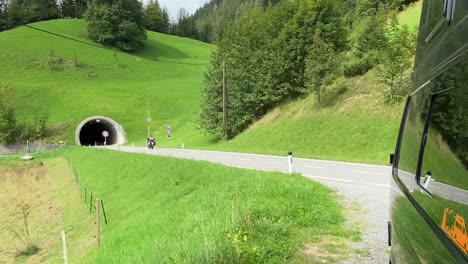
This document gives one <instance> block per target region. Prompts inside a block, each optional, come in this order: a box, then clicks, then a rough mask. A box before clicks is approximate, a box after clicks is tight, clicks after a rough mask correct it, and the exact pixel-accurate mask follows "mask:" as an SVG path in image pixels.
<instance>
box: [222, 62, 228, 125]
mask: <svg viewBox="0 0 468 264" xmlns="http://www.w3.org/2000/svg"><path fill="white" fill-rule="evenodd" d="M227 97H228V93H227V85H226V63H225V62H224V61H223V128H224V134H226V130H227V129H226V128H227V122H228V106H227V99H228V98H227Z"/></svg>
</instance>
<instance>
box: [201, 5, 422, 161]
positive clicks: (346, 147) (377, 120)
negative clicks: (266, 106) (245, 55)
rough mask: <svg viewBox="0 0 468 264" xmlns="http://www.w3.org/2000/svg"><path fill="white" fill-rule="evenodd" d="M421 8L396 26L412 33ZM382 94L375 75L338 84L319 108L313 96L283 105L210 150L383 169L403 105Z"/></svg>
mask: <svg viewBox="0 0 468 264" xmlns="http://www.w3.org/2000/svg"><path fill="white" fill-rule="evenodd" d="M421 5H422V1H419V2H416V3H414V4H413V5H411V6H410V7H408V8H407V9H405V11H404V12H402V13H400V14H399V20H400V22H401V23H402V24H407V25H408V26H409V27H410V28H412V29H414V30H417V26H418V25H419V19H420V16H421ZM385 89H386V88H385V87H383V86H382V85H381V84H380V83H379V82H378V77H377V74H376V72H375V71H370V72H369V73H367V74H365V75H364V76H361V77H355V78H349V79H341V80H338V81H337V82H336V83H335V84H334V85H332V86H330V87H328V88H327V91H326V95H325V97H326V99H325V101H326V102H325V103H324V104H323V105H322V106H318V104H317V102H316V100H315V97H314V96H313V95H311V96H309V97H307V98H303V99H301V100H298V101H295V102H290V103H287V104H284V105H282V106H280V107H278V108H276V109H275V110H274V111H272V112H270V113H268V114H267V115H266V116H265V117H264V118H262V119H261V120H259V121H258V122H257V123H256V124H254V125H253V126H251V128H250V129H248V130H247V131H245V132H244V133H242V134H241V135H239V136H238V137H236V138H235V139H233V140H231V141H229V142H224V143H222V144H220V145H217V146H210V148H216V149H223V150H230V151H249V152H257V153H269V154H275V155H286V154H287V152H288V151H293V153H295V155H297V156H301V157H310V158H318V159H332V160H344V161H354V162H368V163H377V164H388V157H389V154H390V153H392V152H393V151H394V148H395V142H396V136H397V132H398V127H399V124H400V118H401V113H402V111H403V105H404V102H400V103H396V104H393V105H387V104H385V102H384V100H383V93H385Z"/></svg>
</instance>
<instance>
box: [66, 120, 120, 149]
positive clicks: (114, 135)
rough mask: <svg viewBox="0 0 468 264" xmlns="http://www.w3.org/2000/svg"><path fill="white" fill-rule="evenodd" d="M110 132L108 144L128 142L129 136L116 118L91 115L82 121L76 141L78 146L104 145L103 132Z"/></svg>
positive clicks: (76, 133)
mask: <svg viewBox="0 0 468 264" xmlns="http://www.w3.org/2000/svg"><path fill="white" fill-rule="evenodd" d="M104 130H106V131H107V132H109V136H108V137H107V140H106V143H107V145H121V144H125V143H127V136H126V135H125V131H124V129H123V127H122V126H121V125H120V124H119V123H117V122H116V121H115V120H113V119H111V118H109V117H106V116H91V117H88V118H86V119H85V120H83V121H81V123H80V124H79V125H78V127H77V128H76V131H75V142H76V144H77V145H78V146H90V145H91V146H94V145H98V146H102V145H104V137H103V136H102V132H103V131H104Z"/></svg>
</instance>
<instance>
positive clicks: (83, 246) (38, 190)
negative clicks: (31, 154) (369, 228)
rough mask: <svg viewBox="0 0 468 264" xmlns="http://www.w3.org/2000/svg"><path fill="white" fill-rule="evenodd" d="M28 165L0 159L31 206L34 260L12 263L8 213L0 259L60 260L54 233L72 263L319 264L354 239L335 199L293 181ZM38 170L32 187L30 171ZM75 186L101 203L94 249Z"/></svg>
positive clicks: (158, 161) (82, 159) (113, 157)
mask: <svg viewBox="0 0 468 264" xmlns="http://www.w3.org/2000/svg"><path fill="white" fill-rule="evenodd" d="M43 155H46V156H43ZM65 155H66V156H67V157H68V159H69V160H70V161H71V162H72V164H73V165H72V166H73V168H74V169H75V170H76V171H77V172H78V173H79V185H76V184H75V180H74V178H73V174H72V173H71V172H70V169H71V167H68V164H67V163H66V160H65V159H63V158H61V159H60V158H59V159H57V157H63V156H65ZM36 158H37V160H36V161H35V162H33V163H22V164H19V163H18V162H17V161H13V160H10V161H3V162H1V161H0V168H1V169H0V182H2V185H3V186H7V187H8V189H9V190H10V189H13V188H12V187H10V186H13V185H15V183H16V181H13V180H16V178H15V177H12V175H15V174H14V172H15V171H16V172H18V173H17V174H16V175H21V178H22V179H24V180H23V184H22V188H23V189H25V190H30V191H29V192H30V194H28V195H27V196H24V197H23V199H24V200H25V202H29V203H30V204H31V205H32V207H31V208H32V209H31V212H32V215H33V218H31V221H30V223H31V224H30V230H32V232H33V233H34V234H38V235H37V236H34V243H35V244H36V245H37V246H38V247H39V248H40V249H41V250H40V251H39V254H40V255H34V256H32V257H21V258H19V259H18V258H15V257H14V254H15V247H14V246H13V245H19V247H18V248H21V244H20V242H19V240H18V239H17V238H16V237H14V236H12V235H10V234H9V233H8V230H7V229H6V228H5V227H6V226H5V223H7V224H8V225H9V226H13V225H15V224H16V223H21V222H20V218H18V217H16V218H15V217H13V218H11V216H10V218H8V219H7V220H8V221H5V222H3V221H1V222H0V235H2V240H1V241H0V252H8V254H6V253H5V254H4V255H2V254H0V261H1V260H5V261H6V262H7V263H11V262H12V261H11V260H12V259H16V260H17V261H18V262H23V261H27V263H37V262H42V263H60V262H61V260H60V256H61V254H60V246H61V241H60V236H59V232H60V230H66V232H67V234H68V238H69V243H68V250H69V256H70V261H71V262H74V263H76V262H79V263H292V262H293V263H304V262H308V261H311V260H312V261H319V262H325V261H332V260H335V261H336V260H337V259H341V258H343V257H345V256H346V255H347V254H348V253H349V250H350V249H349V247H348V245H349V244H348V242H349V241H350V240H356V239H359V237H360V232H359V231H356V229H355V227H351V229H350V227H349V226H348V227H345V224H344V217H343V215H342V205H341V204H340V203H339V202H338V201H336V199H335V198H336V196H335V195H334V194H333V193H332V192H330V191H329V190H328V189H327V188H325V187H324V186H323V185H321V184H318V183H314V182H313V181H310V180H308V179H306V178H304V177H301V176H299V175H285V174H281V173H274V172H260V171H253V170H245V169H236V168H231V167H226V166H222V165H217V164H211V163H207V162H196V161H189V160H177V159H173V158H165V157H154V156H149V155H139V154H128V153H120V152H114V151H107V150H98V149H86V148H71V149H68V150H61V151H56V152H53V153H49V154H41V155H38V156H36ZM5 162H6V163H5ZM4 168H7V170H4ZM38 170H39V171H41V172H42V173H41V177H39V180H38V177H34V175H36V174H37V173H36V174H32V173H30V172H32V171H38ZM10 171H11V172H12V173H9V172H10ZM58 172H60V173H58ZM5 173H6V174H5ZM221 175H222V176H221ZM10 182H11V183H10ZM47 186H49V187H47ZM50 186H55V187H54V188H52V187H50ZM85 188H86V190H87V197H88V198H87V200H88V203H89V200H90V192H91V191H92V192H93V199H95V198H102V199H103V200H104V203H105V210H106V215H107V218H108V225H105V224H104V223H102V229H101V230H102V236H101V237H102V244H101V247H100V248H99V249H97V247H96V246H95V238H94V230H95V229H94V228H95V227H94V221H93V217H94V216H95V212H94V209H93V213H89V211H88V209H87V206H88V205H87V204H85V203H84V202H83V197H84V190H85ZM79 192H80V194H78V193H79ZM17 194H18V192H6V193H3V192H2V195H1V197H2V202H4V203H5V204H6V205H8V208H9V207H12V206H14V204H15V203H12V204H11V205H10V203H9V201H11V200H12V199H14V198H17ZM34 197H40V198H39V199H37V200H34ZM46 197H48V199H46ZM57 203H58V205H57ZM0 204H1V202H0ZM44 206H45V207H44ZM49 206H51V207H50V208H49ZM43 207H44V208H43ZM4 214H5V215H8V212H7V211H5V212H2V213H0V216H3V215H4ZM37 215H39V216H38V217H37ZM48 223H54V224H53V225H50V224H48ZM4 235H5V236H4ZM4 249H8V250H4ZM306 249H307V250H306ZM312 249H314V250H315V251H314V252H320V254H318V255H315V254H313V253H310V252H311V250H312Z"/></svg>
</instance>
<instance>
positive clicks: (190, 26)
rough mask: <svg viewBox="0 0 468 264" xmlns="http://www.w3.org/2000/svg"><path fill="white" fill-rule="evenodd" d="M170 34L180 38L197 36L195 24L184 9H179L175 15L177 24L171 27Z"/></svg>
mask: <svg viewBox="0 0 468 264" xmlns="http://www.w3.org/2000/svg"><path fill="white" fill-rule="evenodd" d="M172 33H173V34H174V35H177V36H181V37H188V38H195V36H196V35H197V32H196V29H195V22H194V20H193V18H192V17H190V16H189V14H188V13H187V10H185V8H181V9H180V10H179V13H178V15H177V23H176V24H175V25H174V26H173V29H172Z"/></svg>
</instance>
